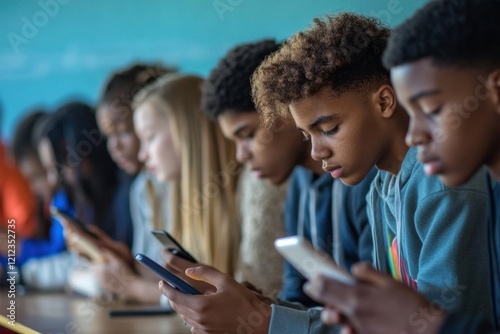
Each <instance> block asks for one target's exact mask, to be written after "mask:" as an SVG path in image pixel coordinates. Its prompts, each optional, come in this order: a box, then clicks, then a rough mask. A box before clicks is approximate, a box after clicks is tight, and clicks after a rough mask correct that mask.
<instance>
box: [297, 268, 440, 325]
mask: <svg viewBox="0 0 500 334" xmlns="http://www.w3.org/2000/svg"><path fill="white" fill-rule="evenodd" d="M352 273H353V275H354V276H355V277H356V278H357V281H358V282H357V283H356V284H355V285H345V284H343V283H340V282H338V281H335V280H333V279H330V278H327V277H325V276H321V275H320V276H318V277H315V278H314V279H312V280H311V281H310V283H308V284H306V286H305V288H304V290H305V291H306V293H307V294H308V295H310V296H311V297H312V298H314V299H316V300H318V301H320V302H323V303H325V304H326V305H327V308H325V310H324V311H323V312H322V315H321V318H322V320H323V321H324V322H325V323H327V324H330V325H334V324H341V323H342V319H341V316H340V314H342V315H344V316H346V317H347V319H348V322H349V326H352V327H353V328H354V330H355V331H357V332H358V333H365V332H367V330H369V332H370V333H373V334H386V333H409V334H417V333H418V334H434V333H437V332H438V330H439V328H440V327H441V325H442V323H443V322H444V319H445V317H446V314H445V312H444V311H442V310H440V309H436V308H435V306H434V305H432V304H430V303H429V302H428V301H427V300H425V298H423V297H422V296H421V295H419V294H418V293H416V292H415V291H413V290H411V289H410V288H408V287H406V286H405V285H403V284H401V283H398V282H396V281H395V280H394V279H393V278H392V277H391V276H389V275H386V274H381V273H378V272H377V271H375V270H374V269H373V268H371V266H370V265H368V264H366V263H361V264H356V265H353V267H352ZM374 305H383V307H374Z"/></svg>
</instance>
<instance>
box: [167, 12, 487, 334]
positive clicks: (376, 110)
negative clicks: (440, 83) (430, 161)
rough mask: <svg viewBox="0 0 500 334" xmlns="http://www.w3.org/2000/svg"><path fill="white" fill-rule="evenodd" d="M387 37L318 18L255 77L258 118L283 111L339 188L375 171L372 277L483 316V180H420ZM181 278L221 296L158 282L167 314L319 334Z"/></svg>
mask: <svg viewBox="0 0 500 334" xmlns="http://www.w3.org/2000/svg"><path fill="white" fill-rule="evenodd" d="M388 36H389V30H388V29H386V28H384V27H382V26H381V25H380V24H379V23H378V22H377V21H376V20H372V19H368V18H365V17H361V16H357V15H353V14H342V15H339V16H336V17H328V18H327V19H326V20H323V21H321V20H319V19H317V20H315V24H314V26H313V27H312V28H311V29H309V30H307V31H305V32H300V33H298V34H296V35H295V36H293V37H292V38H291V39H290V40H289V41H288V42H286V43H285V44H284V45H283V46H282V48H281V49H280V50H279V51H278V52H276V53H274V54H273V55H271V56H269V57H268V58H266V60H265V61H264V62H263V63H262V64H261V65H260V67H259V69H258V70H257V72H256V73H255V74H254V76H253V83H254V84H253V89H254V91H253V93H254V98H255V99H256V102H257V104H256V106H257V109H258V110H262V111H263V114H264V119H265V121H266V122H267V124H268V125H269V124H274V122H275V120H276V117H277V116H278V115H281V116H283V115H288V110H290V113H291V115H292V116H293V118H294V121H295V123H296V125H297V126H298V127H299V128H300V129H301V130H302V131H303V133H304V135H305V136H306V138H308V139H310V140H311V144H312V156H313V158H315V159H316V160H322V161H323V165H324V169H325V170H326V171H328V172H330V173H331V175H332V176H333V177H335V178H340V179H341V180H342V181H343V182H344V183H346V184H349V185H354V184H357V183H359V182H360V181H361V180H363V178H364V177H365V176H366V174H367V173H368V172H369V171H370V170H371V168H373V167H374V166H376V167H377V168H378V169H379V170H380V171H379V173H378V175H377V176H376V178H375V180H374V183H373V184H372V188H371V190H370V193H369V194H368V217H369V219H370V223H371V225H372V230H373V238H374V247H375V252H374V256H375V258H374V264H375V266H376V267H377V269H379V270H380V271H384V272H392V273H393V276H395V277H397V278H398V279H400V280H401V281H403V282H404V283H406V284H407V285H408V286H411V287H412V288H413V289H416V290H418V291H419V292H421V293H422V294H424V295H425V296H427V297H428V298H430V299H432V300H437V301H441V302H442V303H443V304H444V307H446V308H447V309H451V310H461V311H464V312H468V313H472V312H475V311H477V310H481V309H482V310H483V311H484V313H485V314H487V316H488V317H492V311H491V300H490V284H489V283H490V282H489V274H490V272H489V253H488V246H487V236H486V225H487V216H486V213H485V211H486V202H487V194H486V182H485V179H484V174H478V175H476V176H475V177H474V178H473V179H472V180H471V181H470V182H468V183H467V184H466V185H464V186H463V187H461V188H458V189H454V190H450V189H448V188H446V187H444V186H443V185H442V184H441V182H440V181H439V179H437V178H424V171H423V169H422V167H421V166H420V165H419V164H418V163H417V161H416V150H415V149H410V150H409V149H408V147H407V146H406V144H405V134H406V131H407V128H408V116H407V115H406V113H405V111H404V110H403V109H402V108H401V106H399V105H398V104H397V101H396V97H395V93H394V90H393V88H392V87H391V85H390V81H389V74H388V72H387V71H386V70H385V69H384V68H383V66H382V63H381V53H382V51H383V49H384V48H385V44H386V41H387V38H388ZM450 221H453V222H454V224H453V228H451V229H450V226H449V222H450ZM478 226H484V229H482V228H478ZM457 240H467V244H466V245H464V244H459V243H458V242H457ZM457 258H460V259H461V261H459V263H457V261H456V260H455V259H457ZM470 268H474V270H473V271H471V270H470ZM187 273H188V274H189V275H190V276H192V277H195V278H197V279H205V280H208V281H210V282H213V283H214V285H216V287H217V288H218V292H217V293H216V294H214V295H211V296H208V297H209V298H211V299H212V302H213V301H214V300H215V299H219V298H220V299H219V300H218V302H219V303H220V305H217V304H216V303H210V302H207V299H206V298H207V297H206V296H201V297H200V296H195V297H192V296H184V295H182V294H179V293H177V292H176V291H175V290H173V289H170V288H169V287H168V286H166V285H165V284H162V288H161V289H162V291H163V293H165V294H167V295H168V296H169V297H172V298H171V300H172V303H173V306H174V308H175V309H177V310H178V311H179V313H181V314H182V315H183V316H184V318H185V320H186V321H187V322H188V323H190V324H191V325H193V326H194V327H195V328H196V329H201V330H205V331H211V330H214V329H222V330H229V331H230V330H231V327H228V326H233V327H232V330H234V329H235V328H236V327H237V326H236V325H237V324H238V322H236V320H238V319H239V320H241V321H244V320H246V321H247V322H246V323H245V324H248V323H250V322H251V324H253V325H254V326H253V327H254V328H253V329H254V333H261V332H262V333H264V332H266V331H268V330H269V332H280V333H282V332H283V331H285V330H286V331H288V332H293V333H295V332H296V333H303V332H317V331H319V330H320V329H319V328H318V327H320V326H319V325H318V323H317V322H318V320H319V319H318V314H317V311H311V310H310V311H309V312H307V313H304V311H300V310H292V309H290V308H284V307H281V306H279V305H272V306H271V309H269V305H266V304H265V303H259V302H258V301H255V299H253V298H252V297H250V294H249V293H244V292H242V291H240V290H239V291H238V290H237V289H236V288H235V286H234V284H233V283H232V282H230V281H229V280H227V279H226V278H225V277H222V276H221V275H219V274H216V273H214V272H213V271H210V270H209V269H207V268H206V267H199V268H193V269H190V270H188V271H187ZM463 286H466V287H467V288H465V289H463V288H462V287H463ZM445 288H447V289H448V290H447V291H448V292H450V291H452V292H457V293H456V294H455V295H454V296H453V297H454V298H451V297H449V295H448V294H447V295H445V296H444V297H443V296H442V291H443V290H445ZM450 289H451V290H450ZM478 291H480V292H478ZM225 298H227V299H225ZM352 306H353V305H351V307H352ZM372 308H376V306H374V305H373V304H372ZM205 310H208V311H206V312H204V311H205ZM217 313H222V314H225V315H226V317H225V318H224V319H221V317H220V316H219V317H216V314H217ZM256 315H260V318H259V319H258V320H259V321H257V317H256ZM211 317H213V318H211ZM234 319H236V320H234ZM240 323H241V322H240ZM235 324H236V325H235Z"/></svg>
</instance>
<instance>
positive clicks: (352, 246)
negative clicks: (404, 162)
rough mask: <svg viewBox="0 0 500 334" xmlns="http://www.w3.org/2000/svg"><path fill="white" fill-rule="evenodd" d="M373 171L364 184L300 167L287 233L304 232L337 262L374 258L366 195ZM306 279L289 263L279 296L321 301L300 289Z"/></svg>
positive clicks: (287, 207) (293, 183)
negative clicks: (347, 183)
mask: <svg viewBox="0 0 500 334" xmlns="http://www.w3.org/2000/svg"><path fill="white" fill-rule="evenodd" d="M375 172H376V171H375V170H373V171H372V172H371V173H370V174H369V175H368V176H367V177H366V178H365V180H364V181H363V182H362V183H361V184H360V185H358V186H355V187H347V186H344V185H343V184H342V183H341V182H340V181H336V180H334V179H333V178H332V177H331V176H330V175H329V174H326V173H325V174H322V175H320V176H315V175H314V174H313V172H312V171H311V170H309V169H306V168H304V167H300V166H298V167H296V168H295V170H294V172H293V174H292V176H291V177H290V184H289V189H288V195H287V199H286V202H285V229H286V232H287V234H288V235H301V236H304V237H305V238H307V239H308V240H310V241H311V243H312V244H313V246H314V247H315V248H316V249H322V250H323V251H325V252H326V253H327V254H332V257H333V258H334V259H335V261H336V262H337V264H339V265H341V266H343V267H345V268H347V269H349V268H350V266H351V265H352V264H353V263H355V262H358V261H371V253H372V242H371V231H370V227H369V224H368V218H367V217H366V201H365V196H366V193H367V192H368V189H369V185H370V183H371V180H372V179H373V177H374V176H375ZM334 185H335V186H334ZM334 199H335V200H334ZM305 282H306V280H305V278H304V277H303V276H302V275H301V274H300V273H299V272H298V271H297V270H295V268H293V267H292V266H291V265H290V264H289V263H288V262H286V263H285V268H284V285H283V290H282V292H281V294H280V296H279V298H280V299H282V300H285V301H290V302H300V303H301V304H302V305H304V306H316V305H318V304H317V303H316V302H314V301H313V300H311V299H310V298H309V297H308V296H307V295H305V294H304V292H303V291H302V286H303V285H304V284H305Z"/></svg>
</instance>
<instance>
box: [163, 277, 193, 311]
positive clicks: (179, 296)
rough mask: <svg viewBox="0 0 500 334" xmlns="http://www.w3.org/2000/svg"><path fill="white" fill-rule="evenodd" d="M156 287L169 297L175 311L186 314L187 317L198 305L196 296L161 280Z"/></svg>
mask: <svg viewBox="0 0 500 334" xmlns="http://www.w3.org/2000/svg"><path fill="white" fill-rule="evenodd" d="M158 287H159V289H160V292H161V293H162V294H163V295H165V296H166V297H167V298H168V299H169V301H170V304H171V305H172V308H173V309H174V310H175V311H176V312H178V313H180V314H182V315H186V316H188V318H189V317H190V316H189V314H190V313H192V312H193V311H192V310H193V309H196V307H197V306H198V300H197V298H196V297H197V296H193V295H187V294H185V293H182V292H180V291H179V290H177V289H174V288H173V287H171V286H170V285H169V284H168V283H167V282H165V281H163V280H161V281H160V282H159V283H158ZM180 308H182V309H180Z"/></svg>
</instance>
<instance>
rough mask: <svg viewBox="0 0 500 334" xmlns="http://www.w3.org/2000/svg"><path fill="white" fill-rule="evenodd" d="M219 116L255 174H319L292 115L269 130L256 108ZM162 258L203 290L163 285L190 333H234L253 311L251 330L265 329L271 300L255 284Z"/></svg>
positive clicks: (276, 177)
mask: <svg viewBox="0 0 500 334" xmlns="http://www.w3.org/2000/svg"><path fill="white" fill-rule="evenodd" d="M217 120H218V123H219V126H220V127H221V130H222V132H223V134H224V136H225V137H226V138H228V139H230V140H232V141H234V142H235V143H236V147H237V159H238V161H239V162H241V163H246V164H248V165H249V166H250V169H251V170H252V171H253V172H254V173H255V175H256V176H257V177H259V178H262V179H267V180H269V181H270V182H271V183H273V184H280V183H282V182H284V181H285V180H286V179H287V178H288V177H289V175H290V174H291V173H292V171H293V169H294V167H295V166H297V165H302V166H304V167H307V168H309V169H311V170H313V171H314V172H315V173H316V174H321V173H323V170H322V169H321V163H318V162H315V161H313V160H312V159H311V157H310V156H309V154H308V150H309V149H310V147H309V145H308V143H305V142H304V141H303V139H302V135H301V134H300V132H299V131H297V129H296V128H295V125H294V123H293V122H292V121H291V120H290V119H279V120H277V122H276V123H275V124H274V126H273V127H272V128H271V129H266V128H264V127H263V126H262V125H261V123H260V120H259V115H258V113H257V112H255V111H249V112H238V111H233V110H227V111H226V112H224V113H222V114H221V115H220V116H219V117H218V119H217ZM164 258H165V260H166V266H167V267H168V268H169V269H171V270H172V271H174V272H175V273H176V274H177V275H179V276H180V277H182V278H183V279H184V280H186V281H188V282H190V283H191V284H192V285H193V286H195V287H196V288H197V289H198V290H199V291H204V293H205V296H187V295H184V294H182V293H179V292H178V291H176V290H173V289H171V288H170V286H168V285H167V284H163V285H162V286H161V291H162V293H163V294H165V295H166V296H167V297H169V299H170V301H171V304H172V307H173V308H174V309H175V310H176V311H177V312H179V313H180V314H182V316H183V318H184V320H185V321H186V322H187V323H189V324H190V325H191V326H192V327H193V332H194V333H203V332H211V331H213V330H214V329H215V328H217V330H221V331H222V330H225V331H228V332H232V331H234V329H235V328H238V326H241V324H240V323H239V321H240V320H241V319H243V321H245V320H244V319H246V318H247V317H249V316H250V315H252V314H256V315H257V316H259V317H261V319H262V322H261V323H260V324H258V325H257V326H252V330H254V333H267V330H268V327H269V321H270V315H271V306H270V305H271V304H272V302H271V300H269V299H267V298H266V297H264V296H262V295H261V294H260V293H258V292H256V291H255V288H254V287H249V286H248V285H245V284H243V285H242V284H240V283H238V282H236V281H235V280H234V279H232V278H231V277H229V276H228V275H225V274H223V273H220V272H218V271H216V270H214V269H212V268H209V267H207V266H200V267H196V268H191V269H188V268H190V267H193V264H192V263H190V262H187V261H184V260H183V259H180V258H179V257H177V256H174V255H172V254H168V253H166V254H165V255H164ZM193 273H195V274H193ZM172 298H173V299H172ZM242 301H243V302H242ZM205 310H208V311H205ZM216 314H227V317H225V318H226V319H227V320H226V321H225V322H220V317H217V316H216ZM238 319H240V320H238Z"/></svg>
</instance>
